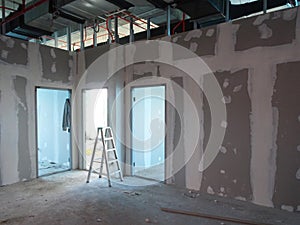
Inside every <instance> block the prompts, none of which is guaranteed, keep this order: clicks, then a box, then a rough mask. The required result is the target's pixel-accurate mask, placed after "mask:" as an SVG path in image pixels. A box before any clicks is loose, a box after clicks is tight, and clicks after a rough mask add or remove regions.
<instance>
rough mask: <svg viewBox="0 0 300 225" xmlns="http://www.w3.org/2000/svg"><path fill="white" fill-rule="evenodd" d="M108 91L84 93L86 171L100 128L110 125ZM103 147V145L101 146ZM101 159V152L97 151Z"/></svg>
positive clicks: (95, 90) (86, 91)
mask: <svg viewBox="0 0 300 225" xmlns="http://www.w3.org/2000/svg"><path fill="white" fill-rule="evenodd" d="M107 95H108V89H107V88H102V89H92V90H84V91H83V124H84V148H83V149H84V158H85V169H89V167H90V163H91V158H92V153H93V148H94V143H95V138H96V135H97V128H98V127H106V126H107V124H108V122H107V121H108V113H107V112H108V111H107V107H108V98H107V97H108V96H107ZM99 146H101V145H99ZM96 154H99V155H95V157H96V158H100V157H101V156H100V151H96Z"/></svg>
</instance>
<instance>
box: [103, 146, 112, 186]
mask: <svg viewBox="0 0 300 225" xmlns="http://www.w3.org/2000/svg"><path fill="white" fill-rule="evenodd" d="M104 157H105V165H106V173H107V180H108V186H109V187H111V182H110V172H109V165H108V158H107V153H106V151H105V153H104Z"/></svg>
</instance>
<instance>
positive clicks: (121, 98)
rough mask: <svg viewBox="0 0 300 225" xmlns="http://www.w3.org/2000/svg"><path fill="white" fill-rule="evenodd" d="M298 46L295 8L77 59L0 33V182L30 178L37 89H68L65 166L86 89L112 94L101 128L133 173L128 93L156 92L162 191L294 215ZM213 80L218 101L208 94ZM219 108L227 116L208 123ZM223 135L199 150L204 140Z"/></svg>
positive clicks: (79, 135) (77, 148)
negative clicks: (160, 90)
mask: <svg viewBox="0 0 300 225" xmlns="http://www.w3.org/2000/svg"><path fill="white" fill-rule="evenodd" d="M282 34H284V35H282ZM178 46H181V47H178ZM299 50H300V16H299V10H298V9H297V8H294V9H289V10H284V11H278V12H274V13H270V14H266V15H261V16H256V17H253V18H248V19H243V20H238V21H234V22H232V23H225V24H220V25H217V26H213V27H210V28H207V29H202V30H194V31H191V32H187V33H181V34H178V35H175V36H172V37H165V38H163V39H162V40H161V41H149V42H143V43H140V44H139V42H137V43H134V44H132V45H127V46H117V45H115V44H114V45H109V46H108V45H106V46H101V47H98V48H93V49H89V50H86V51H84V52H79V53H77V54H76V55H74V57H73V55H72V54H69V53H68V52H65V51H61V50H57V49H51V48H48V47H42V46H39V45H37V44H34V43H26V42H22V41H17V40H14V39H11V38H7V37H3V36H1V37H0V53H1V54H0V81H1V82H0V93H1V98H0V104H1V108H0V128H1V130H0V134H1V135H0V144H1V148H0V172H1V175H0V184H2V185H3V184H10V183H14V182H17V181H21V180H26V179H30V178H33V177H36V131H35V128H36V123H35V87H36V86H43V87H52V88H70V89H73V98H72V103H73V109H74V111H73V119H74V120H75V121H77V123H75V124H73V125H74V126H73V132H74V134H73V138H72V139H73V143H72V147H73V155H72V158H73V168H74V167H76V166H77V165H78V163H80V165H81V167H82V168H83V165H84V157H79V158H78V154H80V155H81V156H83V153H82V146H83V138H84V135H83V127H82V126H83V125H82V123H80V121H81V119H82V90H84V89H92V88H101V87H108V92H109V93H108V96H109V103H108V104H109V109H110V110H109V111H110V113H109V122H110V123H112V124H114V128H115V133H116V137H117V149H118V153H119V155H120V156H121V157H120V158H121V160H122V162H124V165H123V168H124V172H125V173H126V174H131V165H130V160H131V151H130V127H128V124H129V122H130V117H129V116H128V112H129V111H130V89H131V88H132V87H133V86H139V85H155V84H164V85H166V90H167V92H166V101H167V107H166V126H167V129H166V130H167V131H168V132H167V133H166V139H165V140H166V156H167V159H166V180H167V183H174V184H176V185H179V186H183V187H186V188H189V189H194V190H199V191H200V192H203V193H208V194H213V195H220V196H223V197H230V198H236V199H240V200H245V201H251V202H253V203H255V204H260V205H265V206H270V207H277V208H281V209H284V210H289V211H296V210H299V208H300V207H299V206H300V199H299V198H300V195H299V194H297V193H298V190H300V180H299V176H300V175H299V174H300V172H299V168H300V162H299V159H300V157H299V154H300V152H299V149H300V147H299V145H300V144H299V143H298V135H297V133H298V129H299V128H298V125H299V115H300V111H299V109H298V107H295V105H297V102H296V100H295V99H297V95H298V92H297V86H298V85H297V84H298V83H299V78H298V76H296V74H297V71H298V69H299V62H300V51H299ZM191 53H193V54H191ZM198 56H199V57H201V58H199V57H198ZM73 58H74V59H76V61H75V62H74V60H73ZM200 59H201V60H203V61H201V60H200ZM204 62H205V64H204ZM199 64H201V65H202V67H201V68H200V69H199V67H198V66H199ZM206 65H207V66H208V67H209V68H207V66H206ZM211 72H212V73H213V74H211ZM191 74H192V76H191ZM288 75H289V76H290V77H291V79H293V81H292V82H290V81H289V80H287V78H286V77H287V76H288ZM211 77H214V78H216V83H217V86H218V87H219V89H217V91H220V92H221V93H222V96H221V97H220V98H219V97H218V95H215V96H213V97H214V98H212V96H210V94H211V93H213V92H209V91H210V89H213V88H212V87H211V84H212V83H211V81H210V80H209V78H211ZM201 90H204V92H203V91H201ZM208 93H210V94H208ZM216 94H217V92H216ZM294 97H295V98H294ZM212 99H213V100H214V101H213V102H212V101H211V100H212ZM215 105H218V106H220V105H223V106H222V107H220V112H219V113H220V114H222V113H224V112H225V110H226V114H227V115H226V117H222V116H221V117H220V118H219V117H218V119H215V115H216V112H215V111H216V107H215ZM223 107H224V109H225V110H224V112H223ZM224 114H225V113H224ZM78 121H79V122H78ZM218 132H219V133H218ZM24 133H26V134H24ZM222 133H224V134H225V135H224V139H223V141H222V143H221V144H219V145H218V144H215V146H214V149H211V148H209V149H208V150H206V147H207V146H208V145H209V144H210V138H209V137H210V135H212V136H218V135H219V134H222ZM23 134H24V135H23ZM208 153H209V154H208ZM207 155H208V156H207ZM203 156H205V157H203ZM206 156H207V157H206ZM78 160H79V161H78ZM287 164H288V165H287ZM290 190H293V192H291V191H290ZM287 192H289V193H292V194H293V195H286V193H287Z"/></svg>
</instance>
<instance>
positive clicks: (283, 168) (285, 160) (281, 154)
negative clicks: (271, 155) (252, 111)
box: [272, 62, 300, 211]
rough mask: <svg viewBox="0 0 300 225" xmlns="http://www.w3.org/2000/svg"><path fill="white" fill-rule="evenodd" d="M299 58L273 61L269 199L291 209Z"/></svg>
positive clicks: (298, 163)
mask: <svg viewBox="0 0 300 225" xmlns="http://www.w3.org/2000/svg"><path fill="white" fill-rule="evenodd" d="M299 71H300V62H290V63H283V64H279V65H277V79H276V83H275V89H274V94H273V100H272V104H273V107H275V108H276V109H277V111H278V118H279V120H278V128H277V141H276V145H277V158H276V162H277V169H276V181H275V192H274V197H273V201H274V204H275V206H276V207H278V208H282V209H286V210H289V211H295V210H296V209H297V207H299V205H300V138H299V136H300V104H299V98H300V89H299V87H300V79H299Z"/></svg>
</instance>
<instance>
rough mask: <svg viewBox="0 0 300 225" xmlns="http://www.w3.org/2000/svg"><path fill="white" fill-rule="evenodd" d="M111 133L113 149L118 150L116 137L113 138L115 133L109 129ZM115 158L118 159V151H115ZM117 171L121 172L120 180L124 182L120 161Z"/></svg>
mask: <svg viewBox="0 0 300 225" xmlns="http://www.w3.org/2000/svg"><path fill="white" fill-rule="evenodd" d="M109 133H110V136H111V137H112V138H113V139H112V147H113V148H114V149H116V144H115V141H114V140H115V139H114V137H113V132H112V130H111V129H109ZM114 157H115V159H118V156H117V152H116V150H114ZM117 169H118V170H119V171H120V172H119V178H120V180H121V181H123V174H122V170H121V166H120V162H119V160H118V161H117Z"/></svg>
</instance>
